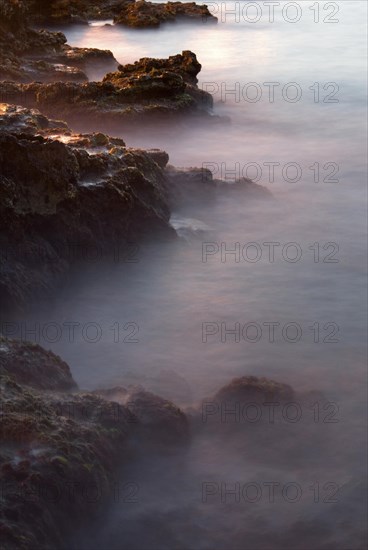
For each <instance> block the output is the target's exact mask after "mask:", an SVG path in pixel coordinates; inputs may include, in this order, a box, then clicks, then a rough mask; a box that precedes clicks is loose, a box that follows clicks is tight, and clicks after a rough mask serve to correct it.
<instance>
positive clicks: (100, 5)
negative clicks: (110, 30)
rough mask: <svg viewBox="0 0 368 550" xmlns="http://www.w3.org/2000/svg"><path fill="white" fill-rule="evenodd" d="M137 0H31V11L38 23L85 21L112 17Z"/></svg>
mask: <svg viewBox="0 0 368 550" xmlns="http://www.w3.org/2000/svg"><path fill="white" fill-rule="evenodd" d="M134 1H135V0H29V11H30V14H31V16H32V19H33V21H35V22H38V23H51V24H52V23H55V24H60V23H62V24H65V23H83V22H86V21H87V20H89V19H110V18H113V17H114V16H115V15H116V14H118V13H119V12H120V11H121V9H122V7H124V6H125V4H133V3H134Z"/></svg>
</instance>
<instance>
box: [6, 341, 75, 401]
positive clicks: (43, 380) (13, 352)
mask: <svg viewBox="0 0 368 550" xmlns="http://www.w3.org/2000/svg"><path fill="white" fill-rule="evenodd" d="M6 375H7V376H12V377H13V378H14V380H15V382H16V383H17V384H21V385H22V384H24V385H26V386H31V387H32V388H36V389H38V390H55V391H67V390H73V389H76V387H77V385H76V383H75V381H74V380H73V377H72V375H71V372H70V368H69V366H68V365H67V364H66V363H65V362H64V361H62V360H61V359H60V357H58V356H57V355H55V354H54V353H52V352H51V351H46V350H45V349H43V348H42V347H41V346H39V345H37V344H32V343H30V342H22V341H17V340H12V341H11V342H9V341H7V340H6V339H5V338H3V337H2V336H0V376H6Z"/></svg>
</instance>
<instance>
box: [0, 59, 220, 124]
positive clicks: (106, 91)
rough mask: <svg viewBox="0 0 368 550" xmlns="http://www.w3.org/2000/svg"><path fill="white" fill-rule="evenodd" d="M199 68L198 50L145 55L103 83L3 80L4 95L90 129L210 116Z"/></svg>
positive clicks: (0, 90)
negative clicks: (199, 84)
mask: <svg viewBox="0 0 368 550" xmlns="http://www.w3.org/2000/svg"><path fill="white" fill-rule="evenodd" d="M74 53H75V52H74ZM200 69H201V65H200V63H199V62H198V61H197V58H196V56H195V54H194V53H192V52H190V51H184V52H183V53H182V54H179V55H175V56H171V57H169V58H168V59H149V58H144V59H141V60H140V61H138V62H136V63H135V64H133V65H125V66H119V71H117V72H114V73H109V74H107V75H106V76H105V78H104V79H103V81H102V82H88V83H86V84H79V83H73V82H54V83H52V84H41V83H37V82H34V83H32V84H15V83H10V82H3V83H1V82H0V97H1V98H2V100H3V101H4V102H7V103H17V104H20V105H24V106H26V107H32V108H37V109H41V110H42V112H44V113H45V114H46V115H48V116H51V117H54V116H58V117H62V118H63V120H66V121H67V122H68V124H72V125H76V124H81V123H82V124H83V126H84V127H87V128H88V130H91V131H93V130H96V129H98V128H99V127H101V126H103V127H104V128H106V127H108V128H109V131H117V130H118V129H121V125H122V124H124V125H125V126H126V125H127V124H129V123H131V124H135V123H136V122H137V120H139V121H140V122H149V121H154V122H156V121H157V120H163V119H172V118H173V117H179V116H184V115H188V114H190V115H193V116H201V117H203V116H205V117H208V118H210V115H209V112H208V108H209V107H210V106H211V104H212V96H211V95H210V94H208V93H207V92H204V91H202V90H200V89H199V88H198V87H197V85H196V82H197V78H196V76H197V74H198V72H199V71H200Z"/></svg>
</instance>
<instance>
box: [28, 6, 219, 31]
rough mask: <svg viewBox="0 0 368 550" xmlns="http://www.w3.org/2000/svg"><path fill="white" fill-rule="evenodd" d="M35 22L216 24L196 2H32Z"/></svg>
mask: <svg viewBox="0 0 368 550" xmlns="http://www.w3.org/2000/svg"><path fill="white" fill-rule="evenodd" d="M28 12H29V14H30V16H31V18H32V20H33V22H35V23H39V24H44V23H47V24H59V25H60V24H70V23H79V24H81V23H85V24H86V23H87V22H88V20H104V19H113V20H114V22H115V23H117V24H121V25H127V26H129V27H157V26H159V25H160V23H164V22H167V21H171V22H172V21H177V20H181V19H184V20H186V21H200V22H207V21H212V22H216V21H217V19H216V18H215V17H214V16H213V15H212V14H211V13H210V11H209V10H208V8H207V6H206V5H198V4H196V3H195V2H189V3H183V2H165V3H152V2H145V1H144V0H137V1H135V0H28Z"/></svg>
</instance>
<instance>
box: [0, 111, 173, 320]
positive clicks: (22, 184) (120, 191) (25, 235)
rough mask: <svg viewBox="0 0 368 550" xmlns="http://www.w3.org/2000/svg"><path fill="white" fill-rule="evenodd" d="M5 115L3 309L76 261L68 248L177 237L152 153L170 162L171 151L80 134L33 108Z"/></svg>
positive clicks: (1, 147)
mask: <svg viewBox="0 0 368 550" xmlns="http://www.w3.org/2000/svg"><path fill="white" fill-rule="evenodd" d="M1 115H2V116H0V174H1V179H0V196H1V222H0V243H1V246H2V256H1V263H0V296H1V302H2V306H3V308H4V309H5V310H11V309H12V308H14V307H15V308H16V307H18V306H22V305H23V304H25V303H26V302H28V301H29V300H30V298H31V297H32V296H33V297H34V298H36V297H37V296H40V295H41V296H42V295H45V294H46V295H47V294H48V293H49V292H51V291H52V290H53V289H54V288H55V287H56V286H57V285H59V284H60V283H61V281H62V280H63V278H65V276H66V273H67V272H68V270H69V268H70V266H71V265H72V264H73V262H75V261H77V260H78V256H77V257H74V256H73V255H72V254H70V251H71V249H73V250H78V247H79V248H80V250H82V251H83V250H84V251H86V250H87V251H88V250H92V251H93V250H97V251H99V253H100V254H101V256H103V255H104V254H108V253H109V251H111V250H112V249H113V248H114V247H115V246H119V247H122V246H123V245H124V243H127V242H137V241H138V240H142V239H144V238H146V237H148V236H151V235H156V236H160V237H161V238H169V239H171V238H174V237H175V232H174V230H173V229H172V228H171V226H170V225H169V217H170V211H169V207H168V197H167V181H166V178H165V176H164V173H163V171H162V168H161V167H160V166H159V165H158V164H157V163H156V162H155V159H156V160H159V162H161V165H163V163H164V159H165V158H166V157H165V154H164V153H160V152H158V151H153V152H152V155H151V154H150V152H149V151H147V152H146V151H143V150H135V149H128V148H126V147H125V144H124V142H123V140H121V139H119V138H115V139H114V138H110V137H108V136H106V135H104V134H91V135H75V134H72V133H71V132H70V131H69V130H68V128H67V127H66V125H65V124H63V123H59V122H57V121H53V120H48V119H47V118H46V117H44V116H42V115H40V113H39V112H35V111H30V110H27V109H22V108H16V107H11V106H7V105H3V106H2V110H1ZM86 149H88V152H87V150H86ZM71 247H72V248H71ZM55 285H56V286H55Z"/></svg>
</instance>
